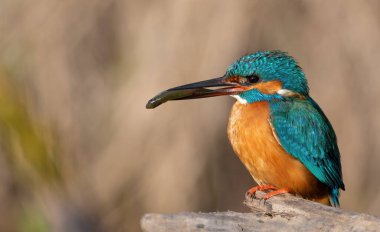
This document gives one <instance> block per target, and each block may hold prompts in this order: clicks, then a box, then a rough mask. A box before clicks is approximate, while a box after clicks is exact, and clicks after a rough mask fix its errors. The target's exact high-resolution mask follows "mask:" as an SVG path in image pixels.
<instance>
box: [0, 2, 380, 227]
mask: <svg viewBox="0 0 380 232" xmlns="http://www.w3.org/2000/svg"><path fill="white" fill-rule="evenodd" d="M379 9H380V2H379V1H354V0H351V1H344V0H341V1H274V0H272V1H252V0H246V1H227V0H226V1H220V0H212V1H201V0H194V1H190V0H186V1H185V0H179V1H174V0H172V1H169V0H162V1H147V0H145V1H137V0H110V1H103V0H93V1H78V0H66V1H51V0H40V1H23V0H2V1H1V2H0V141H1V142H0V217H1V220H0V231H138V230H139V219H140V218H141V216H142V215H143V214H144V213H147V212H155V213H174V212H180V211H216V210H218V211H223V210H235V211H247V209H246V208H245V207H244V206H243V205H242V201H243V199H244V193H245V191H246V190H247V189H248V188H249V187H251V186H253V185H254V182H253V181H252V180H251V178H250V176H249V175H248V172H247V171H246V170H245V169H244V167H243V165H241V164H240V161H239V160H238V159H237V157H235V155H234V154H233V152H232V150H231V148H230V145H229V143H228V139H227V135H226V124H227V118H228V114H229V109H230V108H231V105H232V104H233V99H232V98H231V99H230V98H228V97H221V98H215V99H203V100H198V101H186V102H170V103H168V104H164V105H162V106H161V107H159V108H157V109H154V110H146V109H145V104H146V101H147V100H148V99H150V98H151V97H153V96H154V95H155V94H156V93H158V92H159V91H161V90H164V89H167V88H169V87H173V86H176V85H180V84H184V83H189V82H193V81H199V80H203V79H207V78H211V77H217V76H220V75H222V74H224V72H225V70H226V68H227V66H228V65H229V64H230V63H232V62H233V61H234V60H236V59H237V58H239V57H240V56H242V55H245V54H247V53H251V52H255V51H258V50H274V49H281V50H284V51H288V52H289V53H290V54H291V55H293V56H294V57H295V58H296V59H297V60H298V61H299V63H300V65H301V66H302V67H303V69H304V70H305V72H306V75H307V77H308V79H309V83H310V86H311V95H312V96H313V97H314V99H316V100H317V102H318V103H319V104H320V105H321V107H322V108H323V109H324V111H325V113H326V114H327V116H328V117H329V119H330V120H331V122H332V124H333V126H334V128H335V131H336V133H337V136H338V140H339V146H340V149H341V154H342V164H343V174H344V181H345V184H346V189H347V190H346V191H345V192H343V193H342V198H341V204H342V208H345V209H350V210H355V211H360V212H367V213H371V214H374V215H378V216H380V182H379V178H380V169H379V164H380V107H379V106H380V103H379V102H378V101H379V100H378V99H379V89H380V75H379V73H380V63H379V61H380V46H379V44H380V30H379V28H380V14H379V13H378V11H379Z"/></svg>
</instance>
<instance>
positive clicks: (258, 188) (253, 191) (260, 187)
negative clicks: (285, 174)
mask: <svg viewBox="0 0 380 232" xmlns="http://www.w3.org/2000/svg"><path fill="white" fill-rule="evenodd" d="M276 189H278V188H277V187H275V186H273V185H270V184H265V185H258V186H255V187H253V188H250V189H249V190H248V191H247V192H246V193H245V195H246V196H248V197H250V198H255V194H256V192H257V191H265V190H276ZM265 196H266V195H265Z"/></svg>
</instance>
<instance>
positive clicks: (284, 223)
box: [141, 192, 380, 232]
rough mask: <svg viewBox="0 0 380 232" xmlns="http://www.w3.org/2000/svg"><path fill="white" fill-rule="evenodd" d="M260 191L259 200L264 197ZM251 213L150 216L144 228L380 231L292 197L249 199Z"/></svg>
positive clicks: (368, 221) (367, 221) (364, 219)
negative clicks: (263, 199) (265, 199)
mask: <svg viewBox="0 0 380 232" xmlns="http://www.w3.org/2000/svg"><path fill="white" fill-rule="evenodd" d="M263 194H264V193H263V192H258V193H257V195H258V198H260V197H262V196H263ZM244 203H245V204H246V205H247V206H248V207H249V208H250V209H251V210H252V212H251V213H237V212H232V211H228V212H212V213H191V212H190V213H189V212H184V213H178V214H146V215H144V217H143V218H142V219H141V227H142V229H143V231H146V232H153V231H154V232H161V231H212V232H214V231H297V230H298V231H380V218H378V217H375V216H372V215H368V214H363V213H357V212H351V211H347V210H343V209H339V208H333V207H328V206H324V205H321V204H318V203H315V202H311V201H308V200H304V199H301V198H298V197H295V196H291V195H289V194H285V195H282V196H276V197H273V198H271V199H269V200H268V201H266V202H264V201H262V200H259V199H250V198H247V199H246V200H245V202H244Z"/></svg>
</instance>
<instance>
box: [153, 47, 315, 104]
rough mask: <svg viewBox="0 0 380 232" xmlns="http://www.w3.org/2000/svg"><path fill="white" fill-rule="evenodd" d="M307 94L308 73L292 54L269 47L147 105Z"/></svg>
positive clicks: (158, 96)
mask: <svg viewBox="0 0 380 232" xmlns="http://www.w3.org/2000/svg"><path fill="white" fill-rule="evenodd" d="M210 88H212V89H210ZM308 94H309V89H308V85H307V81H306V78H305V75H304V73H303V71H302V69H301V68H300V67H299V66H298V64H297V62H296V61H295V60H294V59H293V57H291V56H289V55H288V54H287V53H285V52H281V51H266V52H256V53H254V54H250V55H247V56H243V57H241V58H240V59H239V60H237V61H236V62H234V63H233V64H232V65H231V66H230V67H229V68H228V69H227V72H226V73H225V74H224V75H223V76H222V77H219V78H214V79H210V80H206V81H200V82H196V83H192V84H187V85H182V86H178V87H175V88H171V89H168V90H166V91H164V92H162V93H160V94H158V95H157V96H156V97H154V98H152V99H151V100H150V101H149V102H148V104H147V106H146V107H147V108H154V107H156V106H158V105H160V104H162V103H164V102H166V101H169V100H186V99H195V98H205V97H214V96H222V95H230V96H232V97H235V98H237V99H238V100H239V101H240V102H241V103H253V102H258V101H270V100H274V99H283V98H305V97H307V96H308Z"/></svg>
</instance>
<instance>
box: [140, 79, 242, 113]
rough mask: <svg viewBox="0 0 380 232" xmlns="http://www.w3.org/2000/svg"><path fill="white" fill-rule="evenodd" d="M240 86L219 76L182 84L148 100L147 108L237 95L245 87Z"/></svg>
mask: <svg viewBox="0 0 380 232" xmlns="http://www.w3.org/2000/svg"><path fill="white" fill-rule="evenodd" d="M219 87H220V88H219ZM223 87H224V88H223ZM239 87H240V86H239V85H238V84H237V83H234V82H229V81H228V80H227V79H226V77H218V78H214V79H210V80H206V81H200V82H195V83H191V84H187V85H181V86H178V87H175V88H171V89H168V90H166V91H163V92H161V93H159V94H158V95H157V96H155V97H154V98H152V99H150V100H149V101H148V103H147V104H146V108H147V109H153V108H155V107H157V106H159V105H161V104H162V103H165V102H167V101H172V100H187V99H196V98H205V97H216V96H223V95H236V94H239V93H241V92H242V91H243V89H242V88H239ZM206 88H217V89H206Z"/></svg>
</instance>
